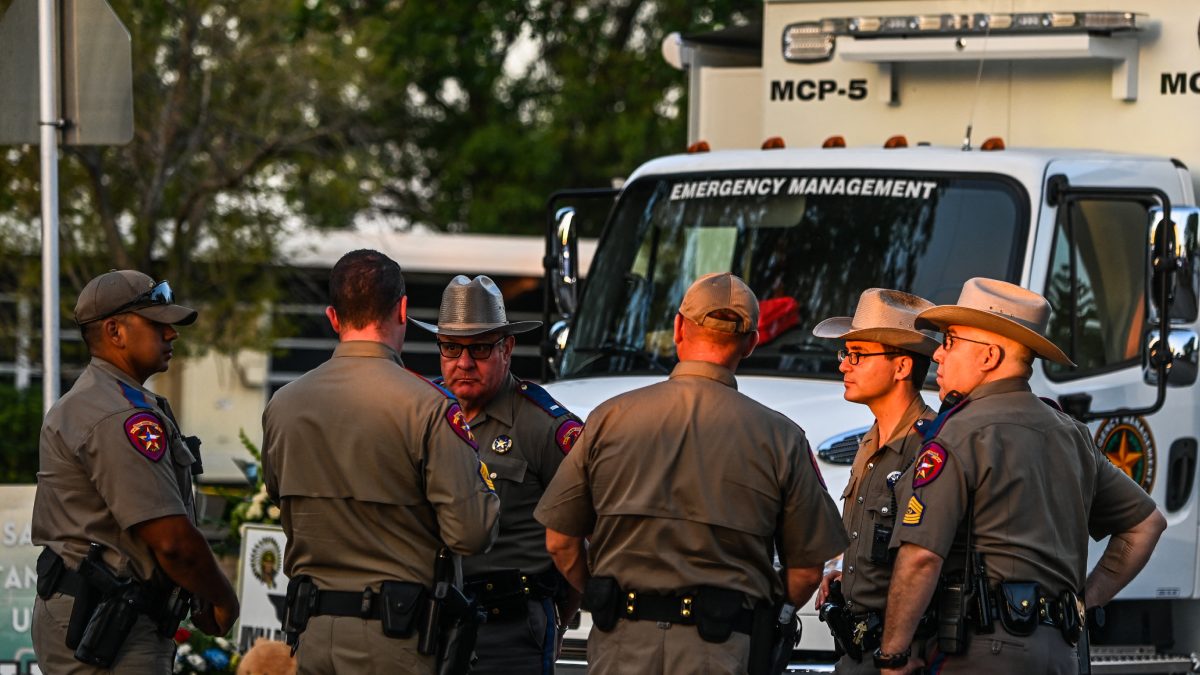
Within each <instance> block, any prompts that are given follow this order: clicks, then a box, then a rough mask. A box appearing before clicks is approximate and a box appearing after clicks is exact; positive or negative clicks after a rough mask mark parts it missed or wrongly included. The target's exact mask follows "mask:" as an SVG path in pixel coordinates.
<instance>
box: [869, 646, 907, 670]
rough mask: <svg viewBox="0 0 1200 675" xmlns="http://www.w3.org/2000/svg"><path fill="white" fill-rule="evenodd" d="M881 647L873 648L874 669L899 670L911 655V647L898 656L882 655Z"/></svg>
mask: <svg viewBox="0 0 1200 675" xmlns="http://www.w3.org/2000/svg"><path fill="white" fill-rule="evenodd" d="M881 650H882V647H876V648H875V654H874V658H875V667H876V668H899V667H900V666H903V665H904V664H906V663H908V657H909V655H911V654H912V647H911V646H910V647H909V648H908V649H905V650H904V651H902V652H900V653H898V654H884V653H883V652H882V651H881Z"/></svg>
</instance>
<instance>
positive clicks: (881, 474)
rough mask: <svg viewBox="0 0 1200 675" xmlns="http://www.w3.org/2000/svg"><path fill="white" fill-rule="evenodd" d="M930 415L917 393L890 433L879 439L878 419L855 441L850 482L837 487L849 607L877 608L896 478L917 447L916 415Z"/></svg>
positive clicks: (888, 570)
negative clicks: (884, 440) (845, 537)
mask: <svg viewBox="0 0 1200 675" xmlns="http://www.w3.org/2000/svg"><path fill="white" fill-rule="evenodd" d="M932 416H933V411H932V410H931V409H930V408H929V406H927V405H925V401H924V400H922V399H921V397H920V395H918V396H917V397H916V398H914V399H913V401H912V403H911V404H910V405H909V406H908V408H907V409H906V410H905V411H904V416H903V417H901V418H900V421H899V422H897V424H896V429H895V431H893V432H892V439H891V441H890V442H888V443H887V444H886V445H884V446H882V447H880V445H879V423H878V422H876V423H875V424H873V425H872V426H871V429H870V431H868V432H867V435H866V436H864V437H863V440H862V443H860V444H859V446H858V454H857V455H856V456H855V459H854V467H853V468H852V469H851V470H850V482H849V483H848V484H847V485H846V491H845V492H843V493H842V499H843V500H844V502H845V503H844V504H842V523H843V524H844V525H845V526H846V532H848V533H849V535H850V545H849V546H848V547H847V548H846V553H845V555H844V556H843V560H842V594H843V595H844V596H845V597H846V609H848V610H850V611H851V612H853V613H859V612H864V611H867V610H874V611H882V610H883V607H884V605H885V604H887V595H888V584H889V583H890V582H891V579H892V559H891V556H890V555H889V549H888V546H889V544H890V542H891V534H892V532H893V531H894V530H895V527H896V510H897V503H898V502H897V499H896V495H895V494H894V493H893V492H892V490H893V486H895V489H896V490H897V491H899V489H900V488H899V484H898V481H899V478H900V476H901V474H903V473H904V472H905V471H906V470H907V469H908V467H909V466H911V465H912V463H913V460H914V459H916V457H917V453H918V452H920V449H921V434H920V433H918V432H917V431H916V430H915V429H913V424H915V423H916V421H917V420H919V419H927V418H930V417H932Z"/></svg>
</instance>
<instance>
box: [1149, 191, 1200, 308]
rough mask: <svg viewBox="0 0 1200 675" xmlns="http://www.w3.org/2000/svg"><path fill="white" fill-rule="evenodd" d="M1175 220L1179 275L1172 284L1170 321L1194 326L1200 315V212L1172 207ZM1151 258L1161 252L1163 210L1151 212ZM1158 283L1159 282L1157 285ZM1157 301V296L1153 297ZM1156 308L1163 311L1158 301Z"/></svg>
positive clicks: (1153, 209)
mask: <svg viewBox="0 0 1200 675" xmlns="http://www.w3.org/2000/svg"><path fill="white" fill-rule="evenodd" d="M1171 220H1172V221H1174V223H1175V227H1174V228H1172V229H1173V230H1174V231H1173V232H1172V233H1171V234H1172V235H1173V238H1174V247H1173V248H1174V254H1175V258H1176V261H1175V271H1174V278H1173V280H1172V283H1171V299H1170V302H1169V303H1168V304H1167V312H1168V313H1167V317H1168V318H1170V319H1171V320H1173V321H1180V322H1183V323H1191V322H1193V321H1195V320H1196V317H1197V315H1198V313H1200V311H1198V310H1200V301H1198V297H1200V241H1198V236H1197V235H1198V232H1200V208H1197V207H1195V206H1172V207H1171ZM1150 223H1151V224H1150V228H1151V229H1150V232H1151V242H1152V244H1151V246H1153V247H1155V248H1152V250H1151V253H1150V255H1151V258H1152V259H1153V258H1154V257H1155V256H1156V253H1155V252H1156V251H1157V250H1158V248H1157V246H1158V236H1159V229H1160V228H1159V225H1161V223H1162V209H1161V208H1159V207H1155V208H1152V209H1150ZM1156 283H1157V282H1156ZM1152 297H1153V295H1152ZM1155 300H1156V302H1155V308H1156V309H1158V310H1160V311H1161V310H1162V305H1161V304H1159V303H1158V302H1157V298H1156V299H1155Z"/></svg>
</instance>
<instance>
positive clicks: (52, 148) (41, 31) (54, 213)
mask: <svg viewBox="0 0 1200 675" xmlns="http://www.w3.org/2000/svg"><path fill="white" fill-rule="evenodd" d="M55 4H57V3H56V0H38V89H39V92H40V97H41V106H40V114H39V120H40V122H39V127H40V130H41V142H42V143H41V145H42V400H43V403H44V410H47V411H48V410H50V406H52V405H54V402H55V401H57V400H58V393H59V384H58V383H59V349H58V332H59V327H58V314H59V310H58V295H59V293H58V128H59V122H58V101H57V94H58V69H57V68H56V67H55V59H54V55H55V51H56V50H57V40H55V36H56V35H57V34H58V31H57V28H56V26H55V16H54V13H55Z"/></svg>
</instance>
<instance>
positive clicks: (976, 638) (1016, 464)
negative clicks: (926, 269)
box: [875, 278, 1166, 675]
mask: <svg viewBox="0 0 1200 675" xmlns="http://www.w3.org/2000/svg"><path fill="white" fill-rule="evenodd" d="M1050 311H1051V309H1050V305H1049V303H1047V302H1046V299H1045V298H1043V297H1042V296H1040V295H1038V294H1037V293H1034V292H1032V291H1028V290H1026V289H1023V288H1021V287H1019V286H1014V285H1013V284H1009V283H1005V282H1003V281H996V280H994V279H984V278H974V279H970V280H969V281H967V283H966V284H965V285H964V286H963V289H962V293H961V295H960V296H959V300H958V304H955V305H945V306H938V307H931V308H929V309H927V310H925V311H923V312H921V314H920V316H919V317H918V320H917V326H918V327H921V326H928V327H934V328H936V329H937V330H940V331H941V332H942V333H943V334H944V337H943V340H942V345H941V347H939V348H938V350H937V351H936V352H935V353H934V356H933V359H934V361H936V362H937V363H938V366H939V367H938V376H937V379H938V385H939V387H940V389H941V394H942V396H943V397H944V398H946V399H949V400H950V402H954V401H956V400H957V401H959V402H958V403H957V404H956V405H954V406H953V407H952V408H949V409H945V410H944V411H943V412H941V413H939V415H938V417H937V418H936V419H935V420H934V421H932V422H930V423H928V424H927V425H924V429H923V439H924V444H923V446H922V450H921V454H920V455H918V457H917V461H916V463H915V464H914V465H913V469H912V470H911V471H909V472H908V473H906V474H905V475H904V476H902V477H901V482H900V484H899V485H900V489H898V490H897V496H898V497H899V502H900V504H901V508H904V509H905V512H904V515H903V516H902V517H901V526H900V527H899V528H897V532H896V535H895V537H894V538H893V540H892V543H893V545H894V546H898V547H899V552H898V555H897V557H896V563H895V571H894V573H893V579H892V585H891V591H890V593H889V595H888V603H887V609H888V613H887V618H886V625H885V630H884V636H883V644H882V646H881V647H880V649H879V650H877V651H876V653H875V661H876V664H877V665H879V666H881V668H883V671H882V672H884V673H886V674H892V673H908V672H912V671H913V670H914V669H916V668H917V667H919V665H920V664H921V662H922V658H921V657H920V656H919V655H917V654H910V645H911V644H912V638H913V632H914V629H915V628H916V625H917V621H918V618H919V617H920V616H921V614H922V613H923V612H924V611H925V608H926V607H927V606H928V605H929V601H930V598H931V597H933V594H934V590H935V587H937V585H938V584H939V576H941V578H942V579H943V580H945V579H948V578H949V579H955V578H961V576H959V575H961V574H962V573H963V569H964V567H966V566H967V561H968V553H974V554H977V555H978V556H980V557H981V559H982V562H978V561H977V562H975V563H974V564H972V565H971V566H972V567H977V566H978V567H980V568H982V569H981V571H982V572H983V574H984V575H986V577H987V579H986V583H985V584H981V586H986V588H987V589H988V590H989V592H990V595H991V597H992V599H993V600H992V602H991V603H990V604H991V609H990V611H989V612H988V613H989V614H991V616H987V617H983V616H980V614H981V612H979V611H966V612H965V613H964V614H963V615H962V616H963V617H964V622H963V623H964V624H965V636H963V639H961V640H959V639H957V636H951V635H947V636H944V637H946V638H955V639H942V638H941V637H940V638H939V640H937V641H931V645H932V646H931V648H930V650H929V651H928V652H927V653H926V654H925V655H924V657H925V660H927V661H928V662H929V665H930V666H931V669H932V670H933V671H934V672H938V673H966V672H970V673H972V675H986V674H989V673H1018V672H1027V673H1033V672H1037V673H1062V674H1067V673H1071V674H1073V673H1077V672H1079V671H1078V668H1079V665H1078V663H1077V659H1076V652H1075V649H1074V646H1073V645H1074V641H1075V640H1077V639H1078V637H1079V632H1078V631H1079V623H1080V614H1081V610H1082V608H1083V607H1084V606H1086V607H1088V608H1091V607H1097V606H1100V605H1103V604H1105V603H1107V602H1108V601H1109V600H1110V599H1111V598H1112V597H1113V596H1114V595H1115V594H1116V593H1117V591H1119V590H1120V589H1121V588H1122V587H1124V586H1125V584H1127V583H1128V582H1129V581H1130V580H1131V579H1133V577H1134V576H1135V575H1136V574H1137V572H1138V571H1139V570H1141V568H1142V566H1143V565H1145V563H1146V560H1147V559H1148V558H1149V557H1150V553H1151V552H1152V551H1153V549H1154V546H1155V544H1156V543H1157V541H1158V537H1159V535H1161V533H1162V531H1163V529H1164V528H1165V527H1166V521H1165V519H1164V518H1163V516H1162V514H1161V513H1159V512H1158V510H1157V509H1156V508H1155V505H1154V501H1153V500H1152V499H1151V498H1150V497H1149V495H1147V494H1146V493H1145V492H1144V491H1143V490H1142V489H1141V488H1140V487H1139V486H1138V485H1137V484H1136V483H1134V482H1133V481H1132V480H1131V479H1130V478H1129V477H1128V476H1126V475H1125V474H1124V473H1123V472H1122V471H1121V470H1120V469H1118V468H1116V467H1114V466H1113V465H1112V464H1111V463H1110V462H1109V461H1108V460H1107V459H1106V458H1105V457H1104V455H1103V454H1101V453H1100V451H1099V450H1098V449H1097V448H1096V447H1095V445H1094V444H1093V443H1092V440H1091V435H1090V434H1089V433H1088V430H1087V427H1085V426H1084V425H1083V424H1081V423H1080V422H1078V421H1076V420H1074V419H1072V418H1071V417H1069V416H1067V415H1066V414H1064V413H1063V412H1062V411H1061V410H1059V409H1058V407H1057V406H1056V405H1054V404H1053V403H1050V402H1048V401H1045V400H1040V399H1038V397H1037V396H1035V395H1034V394H1033V393H1032V392H1031V391H1030V388H1029V378H1030V375H1031V373H1032V371H1033V361H1034V359H1035V358H1042V359H1048V360H1051V361H1054V362H1056V363H1062V364H1065V365H1068V366H1069V365H1073V364H1072V363H1071V361H1070V359H1068V358H1067V356H1066V354H1064V353H1063V352H1062V350H1061V349H1059V348H1058V347H1057V346H1055V345H1054V344H1053V343H1052V342H1051V341H1050V340H1048V339H1046V337H1045V336H1044V333H1045V331H1046V327H1047V325H1048V323H1049V318H1050ZM1088 535H1091V536H1092V537H1093V538H1095V539H1097V540H1099V539H1102V538H1103V537H1105V536H1109V535H1111V536H1112V539H1111V540H1110V541H1109V544H1108V547H1107V548H1106V550H1105V552H1104V554H1103V556H1102V557H1101V558H1100V560H1099V562H1098V563H1097V565H1096V567H1095V568H1094V569H1093V570H1092V571H1091V572H1090V573H1087V574H1086V575H1085V573H1086V572H1087V570H1086V564H1087V552H1088V551H1087V538H1088ZM967 537H970V538H971V539H972V544H971V546H970V550H968V545H967V541H966V538H967ZM952 551H953V553H952ZM942 583H945V581H943V582H942ZM952 595H953V594H950V593H946V594H943V595H942V597H944V598H950V597H951V596H952ZM939 611H940V612H943V617H945V616H950V615H953V614H955V613H957V612H959V611H961V610H960V609H959V608H958V607H957V605H954V606H941V607H939ZM989 623H990V624H993V625H992V627H991V630H992V632H990V633H989V632H987V629H986V627H985V628H984V630H983V631H981V630H980V627H981V624H983V625H985V626H986V624H989Z"/></svg>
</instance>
